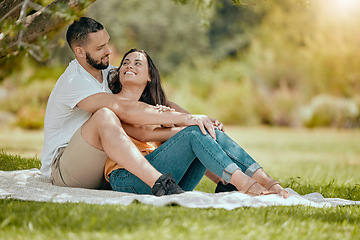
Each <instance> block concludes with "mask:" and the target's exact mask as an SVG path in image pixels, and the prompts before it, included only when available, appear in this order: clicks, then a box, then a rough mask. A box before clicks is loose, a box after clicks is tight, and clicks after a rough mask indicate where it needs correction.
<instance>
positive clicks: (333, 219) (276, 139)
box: [0, 126, 360, 240]
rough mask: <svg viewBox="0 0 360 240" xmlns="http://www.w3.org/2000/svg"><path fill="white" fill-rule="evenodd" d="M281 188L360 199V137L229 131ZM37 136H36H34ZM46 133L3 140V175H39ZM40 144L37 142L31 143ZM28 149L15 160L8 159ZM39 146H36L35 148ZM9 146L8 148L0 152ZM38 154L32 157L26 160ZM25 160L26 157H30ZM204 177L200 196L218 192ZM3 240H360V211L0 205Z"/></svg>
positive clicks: (318, 132)
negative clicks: (13, 172) (36, 172)
mask: <svg viewBox="0 0 360 240" xmlns="http://www.w3.org/2000/svg"><path fill="white" fill-rule="evenodd" d="M226 130H227V133H228V134H229V135H230V136H231V137H232V138H233V139H235V140H236V142H238V143H239V144H240V145H241V146H243V147H244V148H245V149H246V150H247V151H248V152H249V153H250V154H251V155H252V156H253V157H254V158H256V159H257V161H258V162H259V163H260V164H261V165H262V166H263V167H264V168H265V170H267V171H268V172H269V173H270V174H271V175H272V176H273V177H274V178H277V179H279V180H280V181H281V182H282V185H283V186H285V187H290V188H292V189H294V190H295V191H297V192H298V193H300V194H307V193H311V192H319V193H321V194H322V195H323V196H324V197H334V198H345V199H351V200H360V176H359V174H358V173H359V172H360V148H359V146H360V131H359V130H334V129H314V130H305V129H282V128H242V127H232V126H227V127H226ZM34 136H35V137H34ZM40 136H42V133H40V132H37V133H35V132H21V134H20V133H14V134H11V132H10V131H9V132H8V134H7V136H6V137H5V136H3V135H2V136H1V141H2V143H6V144H7V145H6V146H10V147H9V148H5V149H4V151H2V152H0V159H1V161H0V170H17V169H28V168H34V167H36V168H39V167H40V159H39V157H34V156H36V155H35V154H37V153H36V152H37V151H38V150H39V149H41V145H42V142H41V140H40V139H41V137H40ZM32 137H34V141H31V138H32ZM20 142H21V143H22V144H23V146H22V147H21V149H20V150H19V152H17V153H16V154H17V155H14V154H8V151H9V149H11V148H13V149H16V145H17V144H18V143H20ZM36 144H38V146H36ZM1 146H3V145H1ZM24 149H26V151H27V153H26V154H29V152H31V151H33V155H32V156H33V157H31V158H29V157H26V156H24V155H23V152H26V151H24ZM26 154H25V155H26ZM214 189H215V184H214V183H212V182H211V181H210V180H208V179H206V178H204V179H203V180H202V181H201V182H200V184H199V186H198V187H197V188H196V190H199V191H204V192H213V191H214ZM0 209H1V211H0V231H1V235H0V239H106V238H111V239H172V240H174V239H222V238H225V237H226V238H229V239H359V238H360V233H359V222H360V206H345V207H331V208H319V209H318V208H312V207H304V206H292V207H281V206H280V207H266V208H238V209H235V210H232V211H227V210H224V209H190V208H184V207H179V206H164V207H154V206H149V205H145V204H139V203H133V204H131V205H129V206H121V205H105V206H100V205H91V204H83V203H78V204H76V203H67V204H59V203H41V202H31V201H27V202H24V201H20V200H12V199H2V200H0Z"/></svg>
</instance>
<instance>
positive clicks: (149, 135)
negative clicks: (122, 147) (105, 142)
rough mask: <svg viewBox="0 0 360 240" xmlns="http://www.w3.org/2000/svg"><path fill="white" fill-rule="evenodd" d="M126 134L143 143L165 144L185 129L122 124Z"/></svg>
mask: <svg viewBox="0 0 360 240" xmlns="http://www.w3.org/2000/svg"><path fill="white" fill-rule="evenodd" d="M122 126H123V128H124V130H125V132H126V133H127V134H128V135H129V136H131V137H133V138H135V139H137V140H139V141H142V142H148V141H152V142H165V141H166V140H168V139H169V138H171V137H172V136H174V135H175V134H176V133H178V132H180V131H181V130H182V129H183V128H184V127H171V128H163V127H158V126H153V125H143V126H140V125H131V124H128V123H122Z"/></svg>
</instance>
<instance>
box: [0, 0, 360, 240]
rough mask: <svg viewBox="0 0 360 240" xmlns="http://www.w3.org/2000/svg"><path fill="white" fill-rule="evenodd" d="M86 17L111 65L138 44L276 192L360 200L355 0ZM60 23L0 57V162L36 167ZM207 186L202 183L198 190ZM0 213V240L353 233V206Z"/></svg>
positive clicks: (103, 5)
mask: <svg viewBox="0 0 360 240" xmlns="http://www.w3.org/2000/svg"><path fill="white" fill-rule="evenodd" d="M4 1H8V2H9V0H3V2H4ZM16 1H18V0H16ZM14 2H15V0H14ZM34 2H37V3H41V4H43V5H46V4H48V3H50V2H52V1H50V0H36V1H34ZM74 2H76V1H74ZM79 2H85V3H86V2H89V1H87V0H81V1H80V0H79ZM92 2H94V1H92ZM234 2H238V3H242V4H240V5H234ZM0 3H2V2H1V1H0ZM31 13H32V12H31V10H29V12H28V14H31ZM84 13H85V15H86V16H89V17H93V18H95V19H97V20H99V21H100V22H101V23H103V24H104V25H105V26H106V28H107V30H108V32H109V33H110V35H111V45H112V50H113V54H112V56H111V64H112V65H115V66H117V65H118V64H119V62H120V60H121V57H122V55H123V53H124V52H126V51H127V50H128V49H130V48H134V47H135V48H141V49H144V50H146V51H147V52H148V53H149V54H150V55H151V56H152V58H153V59H154V60H155V63H156V64H157V66H158V68H159V69H160V71H161V74H162V79H163V83H164V87H165V89H166V91H167V93H168V97H169V98H170V99H171V100H172V101H174V102H176V103H178V104H180V105H181V106H183V107H184V108H186V109H188V110H189V111H191V112H193V113H204V114H207V115H210V116H212V117H215V118H218V119H220V120H221V121H222V122H224V123H225V124H226V125H225V127H226V128H225V129H226V132H227V133H228V134H229V135H230V136H231V137H232V138H233V139H234V140H235V141H236V142H238V143H239V144H240V145H241V146H243V147H244V148H245V149H246V150H247V151H248V152H249V153H250V154H251V155H252V156H253V157H255V159H257V161H258V162H259V163H260V164H261V165H262V166H263V167H264V169H266V170H267V172H269V173H270V175H271V176H273V177H274V178H276V179H278V180H279V181H280V182H281V183H282V185H283V186H284V187H290V188H292V189H293V190H295V191H296V192H298V193H300V194H302V195H304V194H308V193H312V192H319V193H320V194H322V195H323V196H324V197H326V198H344V199H350V200H357V201H359V200H360V176H359V172H360V147H359V146H360V137H359V136H360V130H359V126H360V117H359V115H360V114H359V111H360V108H359V107H360V91H359V90H360V55H359V54H358V52H359V51H358V49H359V46H360V26H359V25H360V21H359V20H360V2H358V1H357V0H327V1H325V0H276V1H274V0H257V1H252V0H249V1H245V0H244V1H231V0H214V1H210V0H196V1H195V0H194V1H186V0H174V1H172V0H147V1H144V0H122V1H119V0H97V1H95V3H93V4H91V5H90V7H89V8H88V9H87V10H86V11H84ZM75 15H77V14H75ZM0 17H1V16H0ZM72 17H74V16H72ZM70 19H71V18H69V19H67V20H69V22H70ZM69 22H67V24H65V25H64V26H63V28H62V29H60V30H57V31H53V32H52V33H51V34H48V35H47V36H44V37H39V41H37V42H36V43H35V45H36V46H38V47H32V46H33V45H31V46H25V47H24V46H22V48H21V49H18V50H17V51H16V52H14V53H12V54H9V55H7V57H6V58H5V59H4V58H2V59H0V170H1V171H10V170H22V169H29V168H39V167H40V154H41V150H42V142H43V118H44V114H45V107H46V102H47V99H48V97H49V94H50V92H51V90H52V88H53V87H54V85H55V82H56V80H57V79H58V77H59V76H60V75H61V74H62V73H63V71H64V70H65V68H66V66H67V65H68V63H69V61H70V60H72V59H73V54H72V52H71V50H70V49H69V47H68V46H67V44H66V41H65V40H64V36H65V31H66V28H67V26H68V24H69ZM1 24H2V25H1V31H4V32H6V33H7V34H8V35H12V34H13V35H15V34H14V32H16V31H18V30H19V29H17V28H16V27H14V25H13V24H10V23H6V22H5V23H4V22H1ZM1 31H0V32H1ZM1 37H2V36H1V34H0V39H1ZM3 42H4V41H3V40H1V43H2V45H3ZM31 50H36V51H31ZM214 189H215V184H214V183H212V182H210V181H209V180H208V179H206V178H204V179H203V180H202V181H201V182H200V184H199V186H198V187H197V188H196V190H199V191H204V192H213V191H214ZM0 210H1V211H0V239H104V238H113V239H141V238H143V239H222V238H224V237H226V238H232V239H359V237H360V235H359V234H360V233H359V229H360V225H359V222H360V207H359V206H344V207H342V206H340V207H332V208H320V209H317V208H312V207H306V206H292V207H282V206H278V207H267V208H239V209H235V210H232V211H227V210H224V209H188V208H183V207H178V206H164V207H154V206H149V205H144V204H139V203H133V204H131V205H130V206H112V205H106V206H99V205H90V204H82V203H78V204H71V203H68V204H57V203H43V202H31V201H21V200H16V199H11V198H8V199H1V200H0Z"/></svg>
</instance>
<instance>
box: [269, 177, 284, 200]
mask: <svg viewBox="0 0 360 240" xmlns="http://www.w3.org/2000/svg"><path fill="white" fill-rule="evenodd" d="M264 187H265V188H266V189H268V190H269V191H274V192H276V193H277V194H278V195H279V196H281V197H283V198H285V199H286V198H288V197H289V196H290V193H289V192H288V191H286V190H285V189H284V188H282V187H281V185H280V183H279V182H278V181H276V180H271V181H269V182H268V183H267V184H265V186H264Z"/></svg>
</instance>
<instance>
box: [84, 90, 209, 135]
mask: <svg viewBox="0 0 360 240" xmlns="http://www.w3.org/2000/svg"><path fill="white" fill-rule="evenodd" d="M77 106H78V107H80V108H82V109H83V110H85V111H87V112H90V113H94V112H96V111H97V110H99V109H101V108H109V109H110V110H112V111H113V112H114V113H115V114H116V115H117V116H118V117H119V118H120V119H121V120H122V121H123V122H127V123H130V124H133V125H171V124H176V125H185V126H190V125H198V126H199V127H200V129H201V131H202V133H203V134H207V133H206V130H208V132H209V133H210V135H211V136H212V137H213V138H214V139H216V135H215V129H214V126H213V123H212V120H211V118H209V117H207V116H204V115H192V114H189V113H180V112H175V111H165V112H162V111H159V110H158V109H157V108H156V107H154V106H151V105H148V104H146V103H143V102H139V101H132V100H128V99H125V98H121V97H119V96H118V95H115V94H111V93H96V94H93V95H91V96H89V97H86V98H85V99H83V100H81V101H80V102H79V103H78V104H77Z"/></svg>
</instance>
